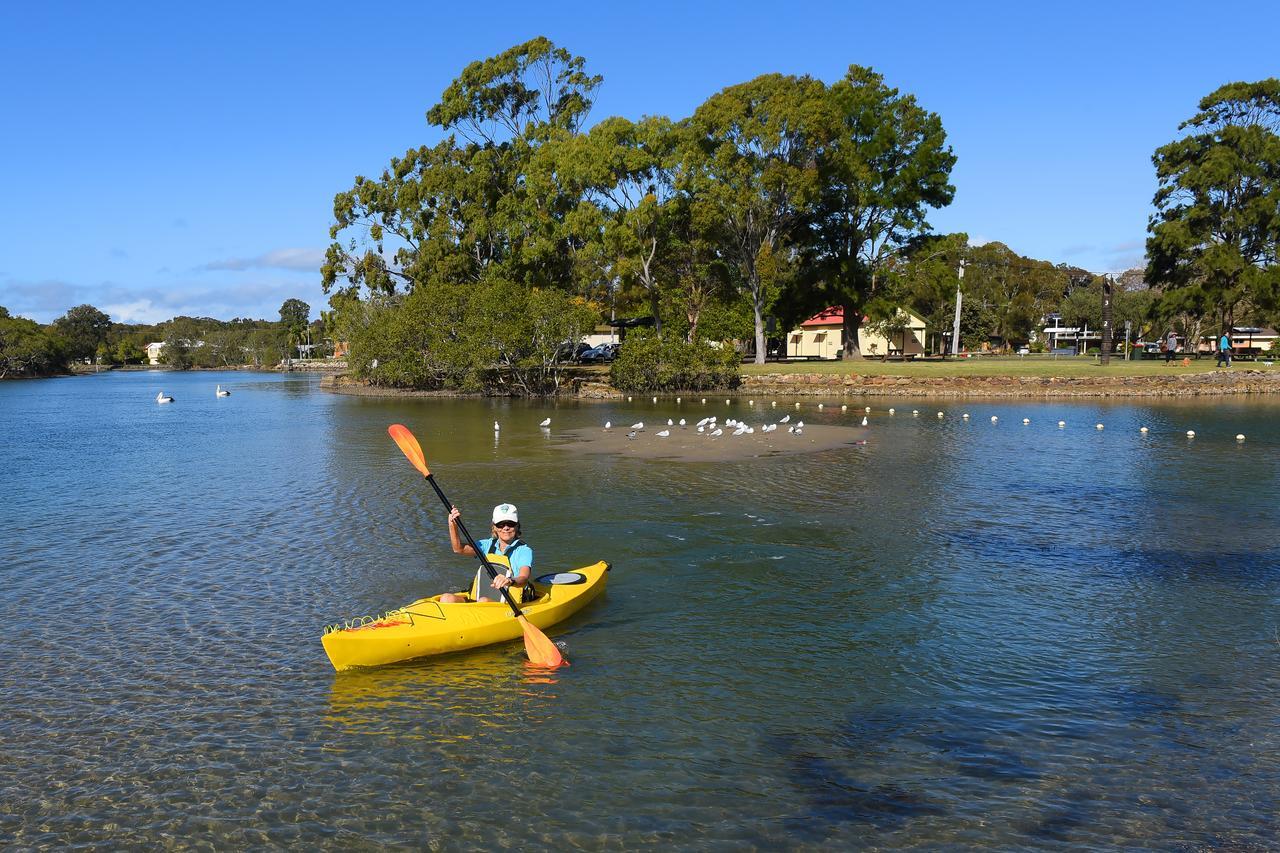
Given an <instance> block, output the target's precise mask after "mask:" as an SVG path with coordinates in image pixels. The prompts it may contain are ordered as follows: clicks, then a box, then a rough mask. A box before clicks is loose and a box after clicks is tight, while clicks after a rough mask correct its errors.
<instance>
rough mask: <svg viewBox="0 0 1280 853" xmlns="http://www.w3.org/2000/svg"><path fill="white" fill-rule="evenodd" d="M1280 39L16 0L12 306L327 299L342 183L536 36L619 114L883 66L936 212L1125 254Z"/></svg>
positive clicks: (1008, 235) (1125, 17) (834, 6)
mask: <svg viewBox="0 0 1280 853" xmlns="http://www.w3.org/2000/svg"><path fill="white" fill-rule="evenodd" d="M1277 31H1280V4H1276V3H1275V2H1256V3H1248V2H1222V3H1218V4H1214V5H1212V6H1211V5H1209V4H1203V3H1181V2H1169V3H1149V4H1146V3H1143V4H1128V3H1118V2H1111V3H1091V2H1089V3H1071V4H1040V3H1028V2H1025V0H1023V2H1017V3H989V4H963V3H954V2H951V3H929V2H924V3H914V4H888V3H878V4H869V3H862V2H845V3H804V2H796V3H794V4H791V5H789V6H784V4H778V3H755V2H746V0H743V2H735V3H719V2H715V3H700V4H699V3H688V4H686V3H667V2H646V3H642V4H641V3H628V4H621V3H608V2H598V3H554V2H544V3H505V2H503V3H494V2H489V3H469V4H461V5H448V6H446V5H444V4H440V5H434V4H426V3H413V2H406V3H400V4H395V5H392V4H354V3H348V4H328V3H323V2H311V3H296V4H290V3H272V2H258V3H230V2H227V3H217V4H201V5H197V4H185V3H164V4H160V3H156V4H148V3H144V2H137V3H120V4H107V3H88V2H86V3H62V2H49V3H30V4H18V3H11V4H8V5H7V7H6V11H5V15H4V20H3V24H2V25H0V75H2V76H0V79H2V80H3V81H4V83H3V85H0V178H2V183H0V186H3V187H4V188H5V190H6V199H5V203H4V204H3V205H2V206H0V305H3V306H5V307H7V308H9V309H10V311H11V312H13V313H16V314H22V315H24V316H28V317H31V318H33V319H36V320H39V321H41V322H48V321H50V320H52V319H54V318H56V317H57V316H59V315H60V314H62V313H63V312H65V311H66V309H68V308H70V307H72V306H74V305H78V304H81V303H85V302H88V303H90V304H93V305H95V306H97V307H99V308H101V309H102V310H104V311H106V312H107V313H109V314H110V315H111V316H112V318H113V319H115V320H119V321H126V322H156V321H160V320H164V319H168V318H169V317H172V316H174V315H176V314H191V315H197V316H199V315H207V316H214V317H219V318H222V319H230V318H232V317H236V316H241V317H267V318H271V319H274V318H276V317H277V315H278V310H279V307H280V304H281V303H282V302H283V301H284V300H285V299H288V298H290V297H298V298H301V299H303V300H305V301H307V302H308V303H310V304H311V306H312V315H313V317H314V316H319V311H320V309H321V308H323V307H326V306H327V300H326V297H324V296H323V295H322V293H321V290H320V285H319V273H318V267H319V263H320V259H321V257H322V255H323V251H324V247H325V246H326V245H327V243H328V227H329V224H330V222H331V218H332V202H333V196H334V194H335V193H336V192H339V191H342V190H344V189H347V188H349V187H350V186H351V182H352V178H353V177H354V176H355V175H357V174H365V175H376V174H379V173H380V172H381V170H382V168H383V167H384V166H385V165H386V163H387V162H388V160H389V159H390V157H392V156H395V155H398V154H402V153H403V152H404V151H405V150H406V149H407V148H409V147H411V146H416V145H420V144H423V143H427V142H432V141H434V140H435V139H437V138H438V137H437V135H436V132H435V131H434V129H432V128H429V127H428V126H427V125H426V121H425V119H424V113H425V112H426V110H427V109H428V108H429V107H430V106H431V105H432V104H434V103H435V102H436V99H437V97H438V96H439V94H440V92H441V91H442V90H443V89H444V88H445V86H447V85H448V84H449V82H450V81H451V80H452V79H453V78H454V77H455V76H456V75H457V73H458V72H459V71H460V70H461V69H462V68H463V66H465V65H466V63H468V62H470V61H472V60H475V59H481V58H484V57H487V56H491V55H493V54H496V53H498V52H500V51H502V50H504V49H506V48H508V47H510V46H512V45H514V44H517V43H519V42H522V41H524V40H526V39H529V38H532V37H533V36H536V35H546V36H547V37H549V38H550V39H551V40H552V41H554V42H556V43H557V44H558V45H561V46H564V47H567V48H568V49H569V50H571V51H572V52H574V53H576V54H578V55H581V56H584V57H586V59H587V61H588V67H589V69H590V70H591V71H593V72H595V73H598V74H602V75H604V78H605V82H604V86H603V88H602V89H601V91H600V93H599V96H598V98H597V101H596V106H595V108H594V110H593V112H592V119H593V120H598V119H601V118H604V117H606V116H610V115H625V116H628V117H632V118H638V117H639V116H641V115H644V114H662V115H668V116H671V117H672V118H683V117H685V116H687V115H689V114H690V113H692V111H693V110H694V109H695V108H696V107H697V106H698V104H700V103H701V102H702V101H703V100H705V99H706V98H707V97H708V96H709V95H711V94H712V93H714V92H716V91H718V90H720V89H722V88H724V87H725V86H730V85H733V84H735V83H739V82H742V81H745V80H749V79H751V78H753V77H755V76H756V75H759V74H762V73H767V72H783V73H788V74H809V75H812V76H815V77H818V78H821V79H823V80H826V81H828V82H831V81H833V80H835V79H838V78H839V77H840V76H842V75H843V73H844V71H845V69H846V68H847V67H848V65H849V64H850V63H858V64H862V65H869V66H871V67H873V68H874V69H876V70H877V71H879V72H880V73H882V74H883V75H885V77H886V80H887V82H888V83H889V84H890V85H892V86H896V87H898V88H899V89H901V90H902V91H904V92H911V93H913V94H915V95H916V97H917V98H918V100H919V102H920V103H921V104H922V105H923V106H924V107H925V108H927V109H930V110H932V111H934V112H937V113H938V114H939V115H940V116H941V117H942V122H943V126H944V127H945V128H946V130H947V133H948V137H949V141H950V143H951V144H952V146H953V147H954V149H955V152H956V155H957V157H958V162H957V165H956V168H955V170H954V172H953V174H952V181H953V183H954V184H955V185H956V199H955V202H954V203H953V204H952V205H951V206H950V207H948V208H946V209H944V210H941V211H937V212H935V213H934V214H933V216H932V217H931V222H932V224H933V226H934V228H935V230H937V231H943V232H949V231H966V232H968V233H969V235H970V237H971V239H972V240H974V241H976V242H982V241H987V240H999V241H1001V242H1003V243H1006V244H1008V245H1009V246H1010V247H1012V248H1013V249H1014V250H1015V251H1017V252H1019V253H1022V254H1025V255H1030V256H1033V257H1037V258H1042V259H1046V260H1051V261H1054V262H1064V261H1065V262H1070V263H1074V264H1079V265H1080V266H1083V267H1086V268H1088V269H1091V270H1094V271H1113V270H1120V269H1124V268H1126V267H1129V266H1133V265H1136V264H1139V263H1140V262H1141V258H1142V246H1143V240H1144V238H1145V233H1146V222H1147V217H1148V215H1149V214H1150V212H1151V196H1152V194H1153V193H1154V190H1155V180H1154V177H1153V172H1152V166H1151V154H1152V152H1153V151H1154V150H1155V148H1156V147H1158V146H1159V145H1162V144H1164V143H1166V142H1168V141H1170V140H1171V139H1173V138H1175V137H1176V135H1177V133H1178V131H1177V126H1178V124H1179V123H1180V122H1181V121H1183V120H1184V119H1186V118H1188V117H1189V116H1191V115H1192V114H1193V113H1194V112H1195V107H1196V103H1197V101H1198V100H1199V99H1200V98H1201V97H1203V96H1204V95H1206V94H1208V93H1209V92H1210V91H1212V90H1213V89H1215V88H1216V87H1218V86H1219V85H1221V84H1223V83H1225V82H1228V81H1231V80H1258V79H1262V78H1265V77H1271V76H1276V75H1280V51H1278V50H1277V48H1276V45H1275V34H1276V32H1277Z"/></svg>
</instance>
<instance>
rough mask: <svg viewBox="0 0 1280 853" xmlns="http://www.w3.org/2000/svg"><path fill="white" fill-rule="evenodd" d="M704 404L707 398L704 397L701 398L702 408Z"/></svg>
mask: <svg viewBox="0 0 1280 853" xmlns="http://www.w3.org/2000/svg"><path fill="white" fill-rule="evenodd" d="M706 404H707V398H706V397H703V398H702V405H704V406H705V405H706Z"/></svg>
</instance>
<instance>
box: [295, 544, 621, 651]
mask: <svg viewBox="0 0 1280 853" xmlns="http://www.w3.org/2000/svg"><path fill="white" fill-rule="evenodd" d="M609 569H610V565H609V564H608V563H606V562H604V561H603V560H601V561H600V562H598V563H596V564H595V565H591V566H585V567H583V568H581V569H575V570H573V571H570V572H554V573H552V574H546V575H541V576H539V577H536V578H534V579H533V590H534V593H535V597H534V598H533V599H532V600H530V601H528V602H527V603H522V604H520V609H521V610H522V611H523V612H524V616H525V618H526V619H528V620H529V621H530V622H532V623H533V624H534V625H537V626H538V627H539V628H549V627H550V626H552V625H555V624H556V623H558V622H563V621H564V620H565V619H567V618H569V617H570V616H572V615H573V614H574V613H577V612H578V611H579V610H581V609H582V608H583V607H585V606H587V604H589V603H590V602H591V601H592V600H593V599H595V598H596V597H597V596H598V595H600V593H602V592H604V587H605V578H606V577H607V576H608V573H609ZM475 592H476V590H475V585H473V586H472V589H471V596H472V597H473V598H474V597H475ZM522 634H523V631H522V630H521V628H520V622H519V621H518V620H517V619H516V618H515V615H514V614H513V613H512V612H511V608H510V607H509V606H507V603H506V602H505V601H496V602H491V601H469V602H461V603H450V604H443V603H441V601H440V596H438V595H433V596H431V597H429V598H420V599H418V600H417V601H415V602H413V603H411V604H406V605H405V606H404V607H401V608H399V609H397V610H391V611H388V612H387V613H385V614H383V615H382V616H380V617H377V618H376V619H370V618H369V617H366V618H365V619H364V620H361V621H359V622H352V623H346V624H340V625H330V626H329V627H327V628H326V629H325V633H324V636H322V637H321V638H320V641H321V643H323V644H324V650H325V653H326V654H327V655H328V656H329V661H330V663H332V664H333V668H334V669H336V670H338V671H339V672H341V671H342V670H344V669H350V668H351V667H353V666H381V665H382V664H388V663H398V662H399V661H406V660H413V659H414V658H421V657H427V656H429V655H442V654H446V653H448V652H459V651H462V650H464V649H474V648H478V647H480V646H489V645H493V644H494V643H505V642H507V641H508V640H516V639H519V638H520V637H521V636H522Z"/></svg>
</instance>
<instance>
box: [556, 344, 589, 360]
mask: <svg viewBox="0 0 1280 853" xmlns="http://www.w3.org/2000/svg"><path fill="white" fill-rule="evenodd" d="M590 349H591V345H590V344H585V343H582V342H579V343H576V344H575V343H573V342H571V341H565V342H564V343H562V344H561V345H560V346H558V347H556V361H578V360H579V359H581V358H582V356H583V354H584V353H586V352H587V351H588V350H590Z"/></svg>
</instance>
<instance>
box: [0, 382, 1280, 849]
mask: <svg viewBox="0 0 1280 853" xmlns="http://www.w3.org/2000/svg"><path fill="white" fill-rule="evenodd" d="M217 383H221V384H222V385H223V387H224V388H230V389H231V391H232V396H231V397H229V398H226V399H221V400H219V399H215V397H214V393H213V391H214V386H215V384H217ZM162 389H163V390H164V391H165V392H166V393H170V394H173V395H174V396H175V397H176V398H177V399H176V402H175V403H173V404H172V405H168V406H158V405H156V404H155V403H154V397H155V394H156V392H157V391H159V390H162ZM788 402H790V401H788ZM858 402H859V403H860V402H861V401H858ZM813 403H816V401H808V400H806V401H805V404H804V415H803V417H804V418H805V419H806V421H808V422H812V423H833V424H838V423H848V424H856V423H857V422H858V421H860V420H861V416H862V413H861V411H858V413H857V415H856V417H855V415H854V414H853V413H852V412H850V413H848V414H843V415H842V414H841V413H839V411H838V409H837V410H836V411H831V409H830V407H828V409H827V410H826V411H825V412H822V413H819V412H817V411H816V410H815V408H814V406H813ZM894 405H895V407H896V409H897V411H898V414H897V415H895V416H892V417H890V416H889V415H888V414H887V413H886V412H885V409H886V408H887V404H886V403H884V402H882V401H873V406H874V407H875V409H876V412H875V413H873V414H872V415H871V427H870V429H869V430H868V434H867V437H868V439H869V443H868V444H867V445H866V446H865V447H847V448H842V449H840V450H835V451H826V452H822V453H817V454H813V455H808V456H799V457H795V456H792V457H779V458H765V459H753V460H746V461H738V462H716V463H697V462H695V463H689V462H663V461H641V460H636V459H618V458H615V457H602V456H591V455H587V456H583V455H578V454H570V453H565V452H563V451H561V450H557V449H556V448H555V446H554V445H556V444H557V443H558V442H561V441H563V440H564V438H563V431H564V430H569V429H576V428H582V427H588V426H596V425H599V424H602V423H603V422H604V421H605V420H607V419H612V420H613V421H614V422H615V423H629V422H630V421H631V420H635V419H639V418H641V417H643V418H644V419H646V420H650V421H653V420H656V419H659V418H661V419H662V420H665V419H666V418H667V417H670V416H674V417H676V418H679V417H681V416H689V415H692V416H693V417H691V418H690V420H696V419H697V418H699V417H702V416H703V413H704V412H711V409H712V407H710V406H709V407H708V408H707V409H706V410H704V409H703V407H702V406H701V405H699V404H697V403H694V404H692V405H690V404H689V403H685V404H684V405H683V406H679V407H678V406H677V405H676V404H675V402H674V400H665V401H661V402H660V403H658V404H657V405H652V404H649V403H647V402H646V403H644V404H641V403H635V404H627V403H607V404H602V403H587V402H581V403H579V402H573V401H569V402H560V403H555V404H533V403H521V402H512V401H505V400H504V401H458V400H387V399H361V398H351V397H342V396H336V395H331V394H328V393H325V392H323V391H320V390H319V389H318V386H317V382H316V380H315V379H314V378H310V377H294V376H276V375H264V374H249V373H225V374H211V373H193V374H185V375H183V374H167V373H113V374H106V375H101V376H96V377H82V378H75V379H56V380H47V381H40V382H6V383H0V441H2V442H3V444H0V459H2V460H3V466H2V469H0V488H2V489H3V493H4V494H5V495H6V497H7V500H6V502H5V510H4V513H3V524H2V525H0V558H2V560H0V617H2V618H3V623H4V624H5V625H6V626H7V627H8V632H7V636H8V637H9V641H8V642H7V643H6V648H5V652H4V654H3V655H2V656H0V690H2V691H3V695H4V697H5V705H6V707H5V712H4V714H3V715H2V716H0V767H3V769H4V772H3V773H0V844H3V845H5V846H16V847H41V846H49V847H63V846H69V845H73V844H76V845H84V846H90V847H99V848H109V849H116V848H119V847H121V846H142V845H146V846H184V847H185V846H197V847H208V848H228V847H233V846H234V847H239V846H245V845H254V846H262V845H272V846H275V845H299V846H302V845H306V846H309V847H321V848H338V847H341V848H349V847H377V846H385V845H394V846H412V847H432V848H475V847H483V848H486V849H487V848H503V847H511V848H554V849H558V850H559V849H599V848H606V849H635V848H645V847H669V846H672V845H675V846H680V847H695V848H699V849H705V848H711V849H729V848H732V849H739V848H743V847H748V848H749V847H760V848H775V847H782V848H791V849H820V848H830V847H833V846H858V847H872V848H896V847H912V846H923V847H938V846H953V847H960V846H966V847H967V846H975V845H985V846H990V847H997V848H1003V849H1009V848H1024V849H1025V848H1039V847H1063V846H1068V845H1070V846H1072V847H1077V846H1085V847H1095V848H1114V847H1116V846H1133V847H1156V848H1161V849H1169V848H1175V849H1176V848H1188V849H1189V848H1195V847H1200V846H1206V845H1208V846H1223V845H1225V846H1231V845H1237V846H1249V845H1257V846H1269V845H1270V844H1272V843H1274V839H1275V837H1276V833H1277V830H1280V818H1277V817H1276V815H1277V814H1280V763H1277V760H1276V759H1275V755H1276V752H1277V749H1276V748H1277V746H1280V744H1277V740H1278V739H1280V738H1278V737H1277V735H1276V731H1277V728H1276V725H1275V724H1276V716H1277V705H1276V700H1275V698H1274V697H1275V696H1276V694H1277V688H1280V676H1278V675H1277V662H1278V659H1280V629H1278V625H1277V622H1278V620H1277V617H1276V607H1275V605H1276V600H1277V594H1278V593H1280V546H1278V545H1277V543H1278V542H1280V508H1278V507H1277V501H1276V498H1275V496H1276V494H1277V490H1276V488H1275V485H1276V482H1277V473H1278V472H1277V468H1278V466H1280V462H1278V461H1277V460H1278V459H1280V456H1278V455H1277V454H1276V448H1277V446H1278V445H1280V426H1277V424H1280V420H1278V419H1277V417H1276V415H1277V413H1278V409H1277V405H1276V404H1275V403H1273V402H1271V401H1267V400H1262V401H1257V400H1244V399H1239V400H1237V399H1228V400H1213V401H1208V402H1191V403H1185V404H1150V403H1147V402H1141V403H1075V404H1068V403H1063V404H1049V403H1036V402H1019V401H1000V402H998V403H979V402H954V401H947V402H946V403H942V404H939V403H937V402H927V401H925V402H915V403H912V402H905V403H904V402H903V401H895V402H894ZM913 407H915V408H919V409H920V411H921V416H920V417H918V418H912V417H911V415H910V409H911V408H913ZM852 408H853V407H852V406H851V409H852ZM859 408H860V406H859ZM939 409H942V410H943V411H945V412H946V413H947V417H946V418H944V419H943V420H941V421H939V420H937V419H936V418H935V417H934V412H936V411H937V410H939ZM780 410H781V407H780ZM962 412H969V413H970V414H971V418H970V420H969V421H968V422H965V421H963V420H962V419H961V418H960V417H959V416H960V414H961V413H962ZM714 413H717V414H720V416H721V417H722V418H723V417H725V416H727V415H728V414H729V413H732V416H736V417H740V418H748V419H750V420H752V421H753V422H754V421H756V420H758V419H759V418H758V417H752V416H751V415H752V410H750V409H748V407H747V406H746V405H745V403H742V402H735V403H734V404H733V405H732V406H730V407H726V406H724V404H723V401H718V403H717V405H716V406H715V407H714ZM992 414H998V415H999V416H1000V421H999V423H998V424H996V425H993V424H991V423H990V415H992ZM547 416H550V417H551V418H552V427H551V430H550V431H549V433H543V432H542V431H540V430H539V429H538V428H537V423H538V422H539V421H540V420H542V418H543V417H547ZM1023 417H1030V418H1031V420H1032V423H1031V424H1030V425H1027V426H1024V425H1022V424H1021V419H1022V418H1023ZM494 419H498V420H500V421H502V423H503V430H502V433H501V437H500V438H499V439H497V440H496V441H495V439H494V436H493V431H492V427H491V422H492V421H493V420H494ZM1060 419H1063V420H1066V421H1067V424H1068V425H1067V428H1066V429H1062V430H1060V429H1058V427H1057V421H1058V420H1060ZM397 421H399V422H404V423H406V424H407V425H409V426H410V428H411V429H413V430H414V432H415V433H416V434H417V435H418V437H419V438H420V439H421V440H422V442H423V445H424V448H425V450H426V455H427V458H428V461H429V463H430V465H431V468H432V470H433V472H434V473H435V474H436V476H437V478H438V480H439V482H440V484H441V485H442V486H443V488H444V489H445V491H446V492H447V493H448V494H449V496H450V498H451V499H452V500H453V501H454V502H455V503H457V504H458V505H459V506H461V507H462V508H463V510H464V513H466V517H467V518H468V519H470V521H471V526H472V528H473V531H474V530H483V529H484V527H485V525H484V523H483V522H484V520H485V516H486V513H487V511H488V509H489V508H490V507H491V506H492V505H493V504H495V503H497V502H499V501H502V500H507V501H511V502H513V503H516V504H517V505H519V506H520V508H521V513H522V519H523V520H524V521H525V524H524V528H525V534H526V538H527V539H528V540H529V541H530V542H531V544H533V546H534V548H535V550H536V553H537V560H536V568H538V569H539V570H542V569H546V570H550V569H554V568H572V567H575V566H580V565H584V564H587V563H590V562H594V561H595V560H597V559H601V558H604V559H608V560H610V561H612V562H613V563H614V565H615V569H614V571H613V573H612V576H611V579H610V587H609V591H608V593H607V594H606V596H605V597H604V598H603V599H602V600H601V601H599V602H597V603H595V604H593V605H592V606H590V607H589V608H588V609H587V610H585V611H583V612H582V613H581V614H579V615H578V616H576V617H575V618H574V619H573V620H572V621H570V622H568V623H566V624H565V625H564V626H562V627H560V628H557V629H553V630H552V631H551V632H550V633H551V634H552V636H553V637H555V638H556V639H557V640H559V641H561V642H563V643H564V646H565V650H566V655H567V657H568V658H569V659H570V660H571V661H572V666H570V667H568V668H566V669H562V670H559V671H558V672H556V673H554V674H553V675H552V676H550V677H548V676H546V675H545V674H541V673H538V672H536V671H530V670H528V669H527V668H526V667H525V665H524V663H523V655H522V650H521V647H520V644H519V643H515V644H511V645H508V646H502V647H498V648H492V649H487V650H481V651H479V652H475V653H471V654H467V655H462V656H456V657H452V658H448V659H444V660H438V661H435V662H428V663H410V664H406V665H401V666H395V667H387V668H383V669H379V670H372V671H363V672H354V673H346V674H342V675H337V674H335V673H334V672H333V671H332V668H331V667H330V666H329V664H328V662H327V660H326V659H325V657H324V654H323V651H322V649H321V646H320V642H319V634H320V630H321V628H322V626H323V625H324V624H326V623H328V622H333V621H337V620H339V619H342V618H349V617H351V616H356V615H360V614H369V613H374V612H377V611H380V610H384V609H386V608H388V607H390V606H394V605H396V604H401V603H404V602H406V601H409V600H411V599H412V598H414V597H417V596H419V595H422V594H426V593H430V592H435V591H439V590H441V589H446V588H456V587H459V586H461V585H462V584H463V583H465V582H466V580H467V579H468V578H469V577H470V576H471V573H472V566H471V565H470V564H469V563H468V562H467V561H466V560H465V559H462V558H459V557H456V556H454V555H452V554H451V553H450V552H449V548H448V543H447V537H446V534H445V529H444V524H443V523H444V513H443V510H442V508H441V507H440V506H439V504H438V502H437V499H436V497H435V495H434V494H433V493H431V492H430V490H429V489H427V488H426V487H425V486H424V484H423V483H422V481H421V478H420V477H419V476H418V475H417V474H416V473H415V472H414V471H413V469H412V468H411V467H410V466H409V465H408V463H407V462H406V461H405V460H404V458H403V456H401V454H400V452H399V450H398V449H397V448H396V447H395V445H394V444H393V443H392V442H391V441H390V439H389V438H387V435H386V426H387V424H389V423H392V422H397ZM1099 421H1101V422H1103V423H1105V425H1106V429H1105V430H1103V431H1101V432H1099V431H1097V430H1095V429H1094V424H1095V423H1097V422H1099ZM1143 424H1145V425H1147V426H1149V427H1150V428H1151V432H1150V433H1149V434H1148V435H1147V436H1145V437H1144V436H1142V435H1140V434H1139V432H1138V426H1139V425H1143ZM1187 429H1195V430H1196V431H1197V433H1198V436H1197V437H1196V438H1195V439H1194V440H1188V439H1187V438H1185V437H1184V435H1183V433H1184V432H1185V431H1186V430H1187ZM1236 433H1245V434H1246V435H1247V436H1248V440H1247V441H1246V442H1245V443H1244V444H1238V443H1237V442H1236V441H1235V439H1234V436H1235V434H1236Z"/></svg>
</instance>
